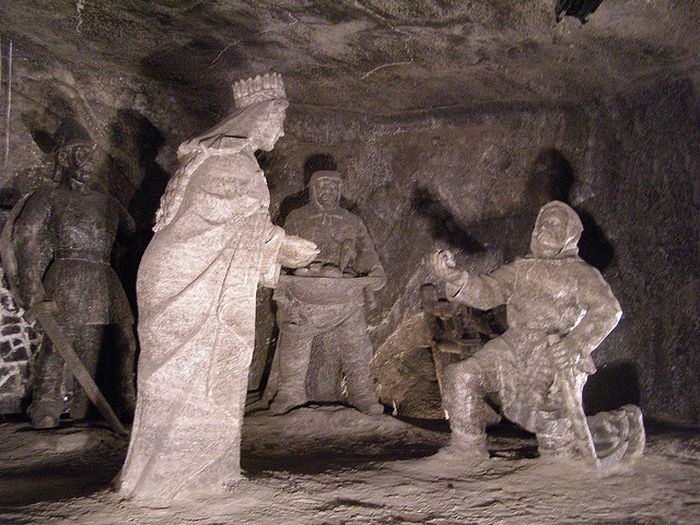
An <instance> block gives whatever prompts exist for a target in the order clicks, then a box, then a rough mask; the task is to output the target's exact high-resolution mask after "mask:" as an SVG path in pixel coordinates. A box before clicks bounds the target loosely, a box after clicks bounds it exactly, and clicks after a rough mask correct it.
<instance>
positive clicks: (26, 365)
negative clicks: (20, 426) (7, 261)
mask: <svg viewBox="0 0 700 525" xmlns="http://www.w3.org/2000/svg"><path fill="white" fill-rule="evenodd" d="M22 313H23V311H22V310H21V309H20V308H18V307H17V306H16V305H15V303H14V300H13V299H12V295H11V294H10V291H9V289H8V287H7V282H6V281H5V275H4V271H3V269H2V267H0V315H1V322H2V324H1V325H0V414H14V413H18V412H21V410H22V408H23V405H24V403H25V401H26V398H27V395H28V393H29V392H28V385H29V383H30V372H31V363H32V357H33V356H34V355H35V353H36V350H37V348H38V344H39V334H38V333H37V332H36V331H35V330H34V328H33V326H31V325H29V324H28V323H27V322H26V321H25V320H24V318H23V317H22Z"/></svg>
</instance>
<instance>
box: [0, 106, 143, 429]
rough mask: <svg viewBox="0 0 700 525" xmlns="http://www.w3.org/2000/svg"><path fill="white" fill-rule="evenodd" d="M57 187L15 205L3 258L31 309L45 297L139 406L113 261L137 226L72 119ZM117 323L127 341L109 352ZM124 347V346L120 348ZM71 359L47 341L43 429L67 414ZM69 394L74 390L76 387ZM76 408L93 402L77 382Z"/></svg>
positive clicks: (124, 304) (39, 374)
mask: <svg viewBox="0 0 700 525" xmlns="http://www.w3.org/2000/svg"><path fill="white" fill-rule="evenodd" d="M55 142H56V149H55V170H56V173H55V176H56V179H59V183H58V186H56V187H54V186H44V187H41V188H39V189H37V190H36V191H34V192H33V193H31V194H29V195H27V196H25V197H24V198H23V199H21V200H20V201H19V202H18V203H17V204H16V205H15V207H14V208H13V210H12V212H11V215H10V220H8V223H7V224H6V226H5V228H6V229H5V232H4V233H3V250H2V251H3V261H4V262H5V267H6V269H9V270H11V271H12V272H13V273H12V275H10V276H9V277H10V281H11V284H12V285H13V290H14V293H15V295H17V296H18V299H19V302H20V304H21V305H22V306H23V307H24V308H25V309H28V310H30V311H31V309H32V308H33V307H37V306H38V305H39V304H40V303H47V304H49V305H50V306H51V309H52V311H53V312H54V314H53V315H54V317H55V319H56V321H57V322H58V324H59V325H60V327H61V328H62V330H63V331H64V333H65V334H66V335H67V336H68V337H69V339H70V341H71V342H72V345H73V348H74V350H75V352H76V354H77V355H78V357H79V358H80V361H81V362H82V363H83V365H84V366H85V367H86V368H87V369H88V371H89V372H90V374H91V375H92V376H93V377H94V376H95V374H96V372H97V368H98V363H101V365H100V366H109V369H108V370H107V371H106V373H104V374H102V375H105V376H110V377H109V380H111V382H112V383H113V384H114V385H115V388H114V390H115V391H116V393H118V394H119V395H120V397H121V399H118V401H119V405H120V406H118V408H119V409H120V410H119V411H120V412H121V413H122V415H128V414H129V413H130V412H131V411H133V406H134V403H135V392H134V357H135V352H136V340H135V337H134V333H133V326H132V325H133V323H134V318H133V316H132V313H131V309H130V306H129V302H128V300H127V298H126V295H125V294H124V290H123V288H122V285H121V282H120V281H119V278H118V277H117V274H116V273H115V272H114V270H113V269H112V267H111V266H110V255H111V252H112V247H113V244H114V242H115V240H116V238H117V235H118V234H119V235H120V236H128V235H129V234H130V233H131V232H133V230H134V222H133V219H132V218H131V216H130V215H129V213H128V212H127V211H126V209H125V208H124V207H123V206H122V205H121V204H120V203H119V201H117V200H116V199H115V198H113V197H111V196H110V195H108V194H107V193H105V191H104V188H103V187H102V186H103V185H104V181H102V180H101V179H100V176H99V174H98V172H97V170H96V169H95V166H94V163H93V152H94V150H95V146H96V145H95V143H94V142H93V140H92V139H91V137H90V135H89V134H88V132H87V131H86V129H85V128H84V127H83V126H82V125H81V124H80V123H79V122H78V121H77V120H76V119H74V118H72V117H71V118H67V119H65V120H64V121H63V122H62V123H61V125H60V126H59V128H58V130H57V131H56V134H55ZM107 325H114V327H115V328H116V330H117V335H118V337H117V338H116V339H115V340H118V341H120V342H121V343H122V344H121V345H114V347H112V348H109V349H105V351H104V352H101V351H100V350H101V346H102V340H103V333H104V330H105V327H106V326H107ZM117 346H123V347H125V348H118V347H117ZM64 375H66V377H68V374H64V361H63V359H62V358H61V356H60V355H59V353H58V352H57V351H56V349H55V348H54V345H53V343H52V341H51V339H50V338H49V337H44V338H43V342H42V344H41V347H40V349H39V351H38V354H37V358H36V362H35V369H34V384H33V392H32V404H31V406H30V407H29V415H30V420H31V424H32V426H33V427H35V428H41V429H45V428H54V427H57V426H58V423H59V417H60V415H61V414H62V412H63V410H64V400H63V394H62V383H63V381H64ZM69 390H70V388H69ZM72 391H73V398H72V401H71V403H70V414H71V416H72V417H73V418H83V417H85V416H86V413H87V410H88V408H89V406H90V403H89V400H88V398H87V396H86V395H85V392H84V391H83V390H82V389H81V388H80V387H79V386H78V384H77V382H76V383H75V385H74V386H73V387H72Z"/></svg>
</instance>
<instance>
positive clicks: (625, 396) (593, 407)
mask: <svg viewBox="0 0 700 525" xmlns="http://www.w3.org/2000/svg"><path fill="white" fill-rule="evenodd" d="M639 398H640V386H639V374H638V372H637V367H636V365H634V364H633V363H631V362H627V361H623V362H618V363H610V364H608V365H605V366H602V367H600V368H599V369H598V371H597V372H596V373H595V374H593V375H591V376H589V377H588V382H587V383H586V388H584V390H583V406H584V408H585V409H586V414H589V415H591V414H595V413H597V412H600V411H603V410H616V409H618V408H620V407H621V406H622V405H626V404H633V405H639Z"/></svg>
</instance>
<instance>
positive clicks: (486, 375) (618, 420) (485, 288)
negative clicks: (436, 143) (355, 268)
mask: <svg viewBox="0 0 700 525" xmlns="http://www.w3.org/2000/svg"><path fill="white" fill-rule="evenodd" d="M582 231H583V226H582V224H581V221H580V219H579V217H578V215H577V214H576V212H575V211H574V210H573V209H571V208H570V207H569V206H567V205H566V204H564V203H562V202H559V201H553V202H550V203H548V204H546V205H545V206H543V207H542V209H541V210H540V212H539V215H538V217H537V221H536V222H535V228H534V231H533V233H532V240H531V244H530V249H531V253H530V254H529V255H528V256H527V257H525V258H522V259H517V260H515V261H514V262H512V263H510V264H506V265H503V266H501V267H499V268H497V269H496V270H494V271H492V272H490V273H489V274H485V275H470V274H468V273H467V272H466V271H463V270H460V269H458V268H456V267H455V263H454V258H453V255H452V254H451V253H450V252H447V251H440V252H436V253H434V254H433V255H432V257H431V266H432V269H433V272H434V273H435V275H436V276H437V277H438V278H440V279H441V280H443V281H445V282H446V291H447V295H448V298H449V299H450V300H452V301H456V302H459V303H464V304H467V305H469V306H473V307H475V308H479V309H482V310H489V309H491V308H494V307H495V306H498V305H501V304H505V305H507V306H506V312H507V317H508V329H507V330H506V332H505V333H504V334H503V335H501V336H500V337H497V338H495V339H492V340H491V341H489V342H488V343H487V344H486V345H485V346H484V347H483V348H482V349H481V350H479V351H477V352H476V353H475V354H474V355H472V356H471V357H469V358H467V359H465V360H464V361H461V362H459V363H455V364H452V365H449V366H448V367H447V368H446V370H445V372H444V377H443V406H444V408H445V409H446V410H447V412H448V414H449V418H450V427H451V430H452V438H451V442H450V446H449V447H448V449H447V450H446V453H448V454H449V453H454V454H456V455H458V456H461V457H464V458H472V459H474V458H487V457H488V451H487V449H486V434H485V432H484V428H485V410H484V406H485V405H484V397H486V396H487V395H491V394H495V395H497V396H498V398H499V400H500V404H501V410H502V412H503V414H504V415H505V416H506V417H507V418H508V419H510V420H511V421H513V422H515V423H517V424H519V425H520V426H522V427H523V428H525V429H526V430H528V431H530V432H534V433H535V434H536V436H537V443H538V450H539V453H540V455H542V456H557V457H562V456H563V457H570V458H583V459H585V460H588V461H589V462H591V463H592V464H594V465H595V466H596V468H605V467H607V466H611V465H614V464H616V463H618V462H619V461H621V460H622V459H623V458H632V457H636V456H639V455H641V454H642V452H643V450H644V443H645V437H644V427H643V424H642V414H641V412H640V410H639V408H638V407H636V406H633V405H625V406H623V407H622V408H621V409H619V410H617V411H613V412H603V413H600V414H596V415H595V416H592V417H588V418H587V417H586V416H585V414H584V412H583V405H582V392H583V386H584V384H585V382H586V379H587V378H588V375H589V374H592V373H594V372H595V366H594V364H593V360H592V359H591V353H592V352H593V350H595V349H596V348H597V347H598V345H600V343H601V342H602V341H603V339H604V338H605V337H606V336H607V335H608V334H609V333H610V332H611V331H612V329H613V328H615V326H616V325H617V323H618V321H619V320H620V317H621V315H622V311H621V309H620V305H619V303H618V302H617V299H615V297H614V295H613V294H612V291H611V290H610V287H609V286H608V284H607V283H606V282H605V281H604V279H603V277H602V276H601V275H600V273H599V272H598V271H597V270H596V269H595V268H593V267H592V266H590V265H588V264H587V263H585V262H584V261H583V260H582V259H581V258H580V257H579V256H578V246H577V244H578V241H579V239H580V237H581V233H582Z"/></svg>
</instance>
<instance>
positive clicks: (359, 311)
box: [270, 171, 386, 415]
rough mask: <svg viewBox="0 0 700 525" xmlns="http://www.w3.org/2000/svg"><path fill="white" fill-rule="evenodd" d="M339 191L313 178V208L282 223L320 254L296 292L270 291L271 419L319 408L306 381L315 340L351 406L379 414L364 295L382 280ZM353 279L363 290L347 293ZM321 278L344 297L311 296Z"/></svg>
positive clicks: (361, 227)
mask: <svg viewBox="0 0 700 525" xmlns="http://www.w3.org/2000/svg"><path fill="white" fill-rule="evenodd" d="M341 187H342V177H341V174H340V173H339V172H337V171H317V172H315V173H314V174H312V176H311V179H310V180H309V189H310V192H309V193H310V202H309V203H308V204H306V205H305V206H303V207H301V208H299V209H297V210H293V211H292V212H290V214H289V216H288V217H287V219H286V221H285V223H284V228H285V230H286V231H288V232H289V233H293V234H297V235H300V236H302V237H304V238H306V239H309V240H311V241H313V242H315V243H316V244H317V245H318V247H319V249H320V253H319V254H318V256H317V257H316V258H315V260H314V262H313V263H312V264H311V265H309V266H308V267H304V268H300V269H297V270H296V271H295V272H294V274H295V276H294V278H297V279H296V284H295V285H294V286H291V285H290V286H279V287H278V288H277V289H276V290H275V295H274V299H275V301H276V302H277V305H278V310H277V323H278V326H279V328H280V335H279V340H278V344H277V355H276V357H275V359H276V361H277V363H275V364H276V365H277V370H278V373H279V377H278V380H279V382H278V384H277V390H276V393H275V395H274V399H273V401H272V404H271V405H270V411H271V412H272V413H274V414H283V413H286V412H288V411H289V410H291V409H293V408H294V407H297V406H300V405H303V404H304V403H306V402H308V401H312V400H313V401H316V400H314V399H309V398H308V396H307V391H306V380H307V373H308V372H309V370H308V368H309V361H310V357H311V350H312V343H313V340H314V337H316V336H318V335H322V334H326V335H327V336H329V337H326V340H330V341H332V344H333V345H334V347H335V348H336V349H337V350H336V351H337V352H338V353H339V356H338V357H339V358H340V359H339V361H340V370H339V374H338V375H339V377H337V378H335V379H336V381H338V382H339V381H340V379H341V378H342V376H343V375H344V377H345V380H346V384H347V390H348V401H349V403H350V404H351V405H352V406H354V407H355V408H357V409H358V410H360V411H362V412H365V413H367V414H372V415H377V414H381V413H382V412H383V411H384V408H383V406H382V405H381V404H380V403H379V402H378V401H377V396H376V394H375V392H374V386H373V382H372V379H371V375H370V361H371V359H372V354H373V349H372V343H371V341H370V338H369V335H368V333H367V332H368V328H367V322H366V320H365V317H364V314H365V298H366V296H367V294H368V293H371V292H373V291H377V290H380V289H381V288H383V287H384V285H385V284H386V275H385V273H384V269H383V268H382V264H381V262H380V260H379V256H378V255H377V252H376V250H375V248H374V244H373V243H372V239H371V238H370V235H369V232H368V231H367V227H366V226H365V224H364V222H363V221H362V219H361V218H360V217H359V216H357V215H355V214H353V213H351V212H349V211H348V210H346V209H344V208H342V207H341V206H340V198H341ZM299 278H303V279H299ZM358 278H360V279H364V280H363V281H362V282H363V283H365V282H366V286H363V287H360V288H358V287H352V285H353V284H355V283H360V279H358ZM324 279H326V283H330V284H329V286H332V284H334V282H333V281H330V280H331V279H334V280H335V284H336V285H337V287H338V288H337V289H338V290H341V291H345V292H346V293H344V294H343V293H341V294H338V296H337V297H328V296H324V297H323V298H322V299H321V298H318V296H314V293H313V291H314V288H315V287H316V289H318V288H320V287H321V286H322V285H321V282H320V281H322V280H324ZM290 280H291V279H290ZM285 284H286V282H285ZM342 285H347V288H344V287H343V286H342ZM363 291H364V293H363ZM326 365H328V363H323V362H321V363H317V364H316V366H318V367H321V368H322V367H324V366H326ZM273 366H274V364H273Z"/></svg>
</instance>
